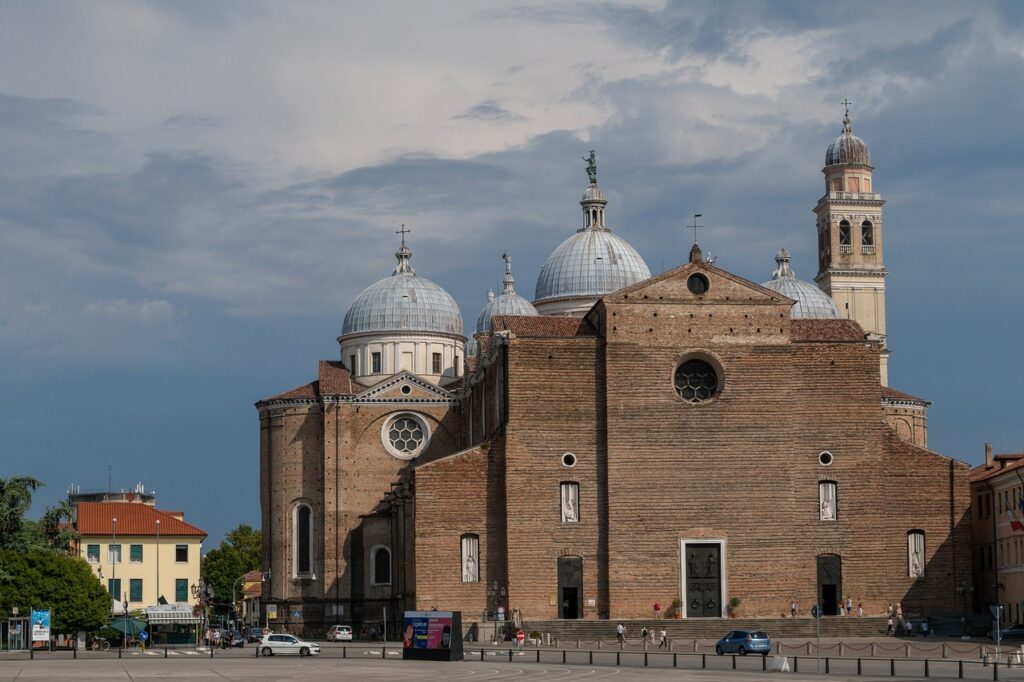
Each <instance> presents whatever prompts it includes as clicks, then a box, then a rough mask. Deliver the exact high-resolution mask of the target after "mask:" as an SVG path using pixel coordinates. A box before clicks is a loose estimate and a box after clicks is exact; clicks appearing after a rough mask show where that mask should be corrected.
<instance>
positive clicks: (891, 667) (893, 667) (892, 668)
mask: <svg viewBox="0 0 1024 682" xmlns="http://www.w3.org/2000/svg"><path fill="white" fill-rule="evenodd" d="M889 677H896V659H895V658H890V659H889Z"/></svg>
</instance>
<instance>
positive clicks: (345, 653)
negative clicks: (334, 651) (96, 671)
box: [341, 646, 348, 658]
mask: <svg viewBox="0 0 1024 682" xmlns="http://www.w3.org/2000/svg"><path fill="white" fill-rule="evenodd" d="M341 657H342V658H347V657H348V647H344V646H343V647H341Z"/></svg>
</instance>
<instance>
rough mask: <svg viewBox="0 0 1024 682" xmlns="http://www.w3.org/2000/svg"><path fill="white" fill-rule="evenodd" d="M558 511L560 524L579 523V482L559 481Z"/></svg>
mask: <svg viewBox="0 0 1024 682" xmlns="http://www.w3.org/2000/svg"><path fill="white" fill-rule="evenodd" d="M574 503H575V507H574V506H573V504H574ZM558 511H559V518H560V519H561V522H562V523H579V522H580V518H581V516H582V515H581V514H580V482H579V481H560V482H559V483H558Z"/></svg>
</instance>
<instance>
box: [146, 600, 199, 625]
mask: <svg viewBox="0 0 1024 682" xmlns="http://www.w3.org/2000/svg"><path fill="white" fill-rule="evenodd" d="M146 619H147V620H148V621H149V624H150V625H165V624H166V625H195V624H196V623H198V622H199V621H200V618H199V616H197V615H195V613H193V611H192V607H191V606H189V605H188V604H166V605H163V604H162V605H160V606H150V607H149V608H148V609H146Z"/></svg>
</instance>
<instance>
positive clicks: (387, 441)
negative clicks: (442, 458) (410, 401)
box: [380, 410, 432, 461]
mask: <svg viewBox="0 0 1024 682" xmlns="http://www.w3.org/2000/svg"><path fill="white" fill-rule="evenodd" d="M402 418H409V419H412V420H414V421H415V422H417V423H418V424H419V427H420V430H421V431H422V432H423V441H422V442H421V443H420V444H419V447H417V448H416V449H415V450H413V451H411V452H404V451H402V450H398V449H397V448H395V447H394V446H393V445H392V444H391V436H390V433H389V431H390V430H391V426H392V425H393V424H394V423H395V422H396V421H398V420H399V419H402ZM431 436H432V433H431V431H430V422H429V420H428V419H427V418H426V417H425V416H424V415H422V414H420V413H419V412H410V411H408V410H403V411H400V412H392V413H391V414H389V415H387V417H385V419H384V421H383V423H381V426H380V442H381V445H383V446H384V449H385V450H386V451H387V453H388V454H389V455H391V456H392V457H394V458H395V459H401V460H406V461H408V460H412V459H416V458H417V457H419V456H420V455H421V454H423V451H424V450H426V449H427V446H428V445H430V438H431Z"/></svg>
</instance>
